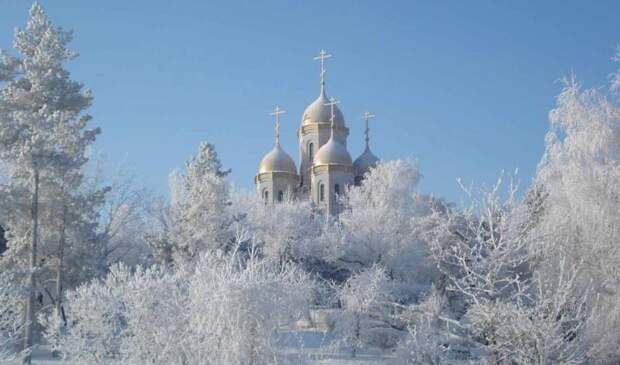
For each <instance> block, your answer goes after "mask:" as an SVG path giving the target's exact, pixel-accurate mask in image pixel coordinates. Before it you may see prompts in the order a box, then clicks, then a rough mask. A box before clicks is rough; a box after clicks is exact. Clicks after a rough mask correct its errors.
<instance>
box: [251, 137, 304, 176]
mask: <svg viewBox="0 0 620 365" xmlns="http://www.w3.org/2000/svg"><path fill="white" fill-rule="evenodd" d="M265 172H288V173H291V174H295V175H296V174H297V167H295V162H294V161H293V159H292V158H291V156H289V155H288V153H286V152H284V150H283V149H282V147H280V144H276V146H275V147H274V148H273V149H272V150H271V152H269V153H268V154H266V155H265V157H263V159H262V160H261V162H260V165H259V166H258V173H259V174H262V173H265Z"/></svg>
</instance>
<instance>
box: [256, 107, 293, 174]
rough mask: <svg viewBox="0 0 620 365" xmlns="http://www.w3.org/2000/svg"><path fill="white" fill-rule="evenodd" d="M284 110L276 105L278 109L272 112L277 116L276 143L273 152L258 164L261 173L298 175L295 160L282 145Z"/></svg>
mask: <svg viewBox="0 0 620 365" xmlns="http://www.w3.org/2000/svg"><path fill="white" fill-rule="evenodd" d="M284 112H285V111H284V110H282V109H280V107H279V106H277V105H276V109H275V110H274V111H273V113H270V114H271V115H274V116H275V117H276V143H275V146H274V147H273V149H272V150H271V152H269V153H268V154H266V155H265V157H263V159H262V160H261V162H260V165H258V173H259V174H262V173H265V172H288V173H291V174H294V175H297V167H295V162H294V161H293V159H292V158H291V156H289V154H288V153H286V152H284V150H283V149H282V147H280V114H282V113H284Z"/></svg>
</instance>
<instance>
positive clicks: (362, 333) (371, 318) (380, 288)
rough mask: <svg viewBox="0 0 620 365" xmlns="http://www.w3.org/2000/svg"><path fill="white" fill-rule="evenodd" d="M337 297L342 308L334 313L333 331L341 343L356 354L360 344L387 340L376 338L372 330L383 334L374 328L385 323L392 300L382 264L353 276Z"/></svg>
mask: <svg viewBox="0 0 620 365" xmlns="http://www.w3.org/2000/svg"><path fill="white" fill-rule="evenodd" d="M337 297H338V299H339V301H340V304H341V310H340V311H338V312H336V313H334V314H335V316H336V317H335V321H336V322H335V323H336V326H335V329H334V331H335V334H336V335H337V336H338V339H339V341H338V345H339V346H342V347H346V348H350V349H351V353H352V356H353V357H355V355H356V353H357V351H358V350H359V349H360V348H363V347H365V346H367V345H368V344H369V343H368V341H369V340H374V341H375V343H377V344H380V343H381V342H386V341H387V339H385V338H383V339H381V338H373V334H374V335H375V336H379V335H380V333H378V332H379V331H374V333H373V329H377V328H385V327H386V326H385V323H386V319H387V316H388V315H389V310H390V306H389V304H390V302H391V301H392V294H391V283H390V280H389V278H388V277H387V275H386V273H385V270H384V269H383V268H382V267H380V266H379V265H374V266H373V267H371V268H369V269H367V270H364V271H362V272H360V273H358V274H356V275H353V276H351V277H350V278H349V279H348V280H347V281H346V282H345V283H344V285H343V286H342V287H341V288H340V289H339V290H338V292H337ZM384 334H385V333H384ZM379 337H381V336H379Z"/></svg>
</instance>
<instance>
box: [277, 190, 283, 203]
mask: <svg viewBox="0 0 620 365" xmlns="http://www.w3.org/2000/svg"><path fill="white" fill-rule="evenodd" d="M282 200H284V192H283V191H282V190H280V191H278V201H279V202H282Z"/></svg>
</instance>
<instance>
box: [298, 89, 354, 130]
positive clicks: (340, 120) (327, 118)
mask: <svg viewBox="0 0 620 365" xmlns="http://www.w3.org/2000/svg"><path fill="white" fill-rule="evenodd" d="M328 103H329V99H328V98H327V95H326V94H325V87H324V85H323V84H321V93H320V95H319V97H318V98H317V99H316V100H315V101H313V102H312V103H311V104H310V105H308V107H306V110H305V111H304V114H303V116H302V119H301V124H302V125H309V124H313V123H331V109H330V107H329V106H328V105H326V104H328ZM334 125H335V126H337V127H344V126H345V124H344V116H343V115H342V112H341V111H340V109H338V107H337V106H335V107H334Z"/></svg>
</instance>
